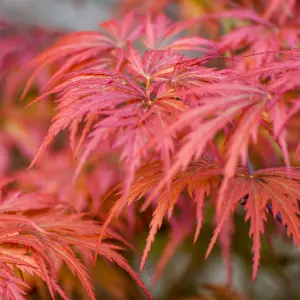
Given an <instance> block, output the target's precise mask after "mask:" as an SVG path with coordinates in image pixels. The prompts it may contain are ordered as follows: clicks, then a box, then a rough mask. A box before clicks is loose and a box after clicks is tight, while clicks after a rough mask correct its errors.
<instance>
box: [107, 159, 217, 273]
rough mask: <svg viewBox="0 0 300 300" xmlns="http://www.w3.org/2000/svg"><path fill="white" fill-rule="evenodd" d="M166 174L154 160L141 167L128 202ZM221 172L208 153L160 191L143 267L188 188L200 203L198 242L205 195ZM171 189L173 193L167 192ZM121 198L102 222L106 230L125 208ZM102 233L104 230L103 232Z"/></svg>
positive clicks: (149, 189) (154, 184)
mask: <svg viewBox="0 0 300 300" xmlns="http://www.w3.org/2000/svg"><path fill="white" fill-rule="evenodd" d="M163 174H164V169H163V164H162V163H161V162H159V161H153V162H150V163H148V164H147V165H145V166H143V167H142V168H140V169H139V170H138V172H137V174H136V179H135V181H134V184H133V186H132V188H131V191H130V194H129V196H128V198H127V205H130V204H131V203H132V202H134V201H136V200H139V199H140V198H142V197H143V196H145V195H146V194H148V193H149V191H151V190H152V189H153V188H155V186H157V184H158V183H159V182H160V180H161V179H162V177H163ZM221 174H222V168H221V167H220V165H219V164H218V163H215V162H214V161H213V160H212V159H211V158H210V157H209V156H204V157H203V158H202V159H201V160H199V161H198V162H197V161H195V162H193V163H191V165H190V166H189V167H188V168H187V169H186V170H185V171H184V172H180V173H178V174H177V175H176V176H175V177H174V178H173V181H172V183H171V185H170V189H166V190H161V193H160V195H159V196H158V198H157V199H156V201H155V206H156V208H155V210H154V213H153V218H152V221H151V224H150V232H149V235H148V238H147V244H146V247H145V250H144V254H143V258H142V262H141V269H142V268H143V266H144V264H145V262H146V258H147V256H148V253H149V251H150V248H151V244H152V243H153V241H154V238H155V235H156V233H157V231H158V230H159V228H160V227H161V225H162V222H163V219H164V217H165V215H167V214H168V216H169V218H170V217H171V215H172V212H173V210H174V206H175V204H176V203H177V200H178V197H179V195H180V194H181V192H182V191H183V190H184V189H185V188H187V190H188V193H189V195H190V196H191V197H193V198H194V199H195V203H196V206H197V209H196V219H197V228H196V233H195V239H194V240H195V241H196V239H197V237H198V235H199V232H200V229H201V225H202V220H203V215H202V214H203V207H204V198H205V195H209V194H210V189H211V184H212V183H214V184H215V183H216V182H217V181H218V177H219V176H220V175H221ZM169 190H170V194H169V193H168V191H169ZM121 200H122V198H121V199H120V200H119V201H117V202H116V203H115V205H114V207H113V208H112V210H111V212H110V215H109V216H108V218H107V220H106V222H105V223H104V225H103V232H105V229H106V226H108V224H109V223H110V221H111V220H112V218H113V217H114V216H115V215H116V213H117V212H118V211H119V209H120V207H121V208H122V201H121ZM153 200H154V199H153V197H150V198H148V199H147V198H146V201H145V202H144V203H143V205H142V210H145V209H146V208H147V207H148V206H149V205H150V204H151V203H152V202H153ZM102 234H103V233H102Z"/></svg>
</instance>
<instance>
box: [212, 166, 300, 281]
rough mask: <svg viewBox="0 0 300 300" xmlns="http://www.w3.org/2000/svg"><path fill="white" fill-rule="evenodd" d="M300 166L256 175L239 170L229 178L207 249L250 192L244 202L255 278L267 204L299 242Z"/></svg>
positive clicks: (288, 232) (275, 169) (297, 243)
mask: <svg viewBox="0 0 300 300" xmlns="http://www.w3.org/2000/svg"><path fill="white" fill-rule="evenodd" d="M299 180H300V172H299V169H291V170H290V171H287V170H286V169H285V168H273V169H262V170H258V171H256V172H255V173H254V174H249V173H248V172H247V171H246V170H244V171H242V170H241V171H239V172H237V174H236V175H235V176H234V177H233V178H232V179H230V180H229V182H228V186H227V188H226V191H225V193H226V199H224V198H223V201H222V203H220V204H219V205H220V207H221V208H220V213H219V214H218V215H217V219H218V220H217V226H216V229H215V232H214V235H213V237H212V240H211V242H210V245H209V247H208V250H207V254H209V253H210V251H211V249H212V247H213V245H214V243H215V241H216V238H217V237H218V235H219V234H220V231H221V229H222V227H223V225H224V223H225V222H226V221H227V220H228V218H229V216H230V214H231V212H232V211H233V210H234V209H235V207H236V205H237V204H238V203H239V201H241V199H242V198H243V197H244V196H246V195H248V199H247V202H246V204H245V209H246V220H250V232H249V235H250V236H251V237H252V239H253V248H252V250H253V279H255V277H256V275H257V271H258V265H259V260H260V248H261V243H260V235H261V234H263V233H264V223H265V221H266V218H267V215H266V213H267V211H268V208H267V203H270V204H271V205H272V208H273V209H272V211H273V215H274V218H276V216H277V214H278V213H280V215H281V218H282V224H283V225H284V226H286V227H287V229H286V230H287V235H288V236H291V235H292V236H293V240H294V243H295V244H296V245H299V243H300V235H299V226H300V219H299V200H298V199H299V195H300V194H299V193H300V181H299Z"/></svg>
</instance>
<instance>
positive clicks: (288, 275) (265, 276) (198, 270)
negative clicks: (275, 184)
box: [0, 0, 300, 300]
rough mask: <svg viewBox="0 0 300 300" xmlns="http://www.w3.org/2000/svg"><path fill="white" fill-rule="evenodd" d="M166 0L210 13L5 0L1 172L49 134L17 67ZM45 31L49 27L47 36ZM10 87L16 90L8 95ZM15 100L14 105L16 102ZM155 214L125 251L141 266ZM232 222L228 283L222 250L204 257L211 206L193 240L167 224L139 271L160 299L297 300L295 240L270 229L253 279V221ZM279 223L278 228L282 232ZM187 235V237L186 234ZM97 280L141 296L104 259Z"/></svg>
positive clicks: (121, 297)
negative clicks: (72, 36)
mask: <svg viewBox="0 0 300 300" xmlns="http://www.w3.org/2000/svg"><path fill="white" fill-rule="evenodd" d="M167 2H170V3H169V5H168V6H167V7H166V8H165V12H166V13H167V15H168V16H169V17H170V18H172V19H173V20H176V19H181V18H184V17H188V16H197V15H201V14H203V13H205V12H209V11H210V9H211V8H212V5H213V2H214V1H206V0H203V1H202V0H183V1H162V0H153V1H149V0H148V1H147V0H145V1H138V0H136V1H134V0H132V1H130V0H128V1H121V0H0V20H1V22H3V28H2V29H3V30H2V31H1V32H2V35H1V36H0V66H1V68H0V89H1V95H2V98H1V108H0V110H1V111H0V114H1V121H0V122H1V123H0V124H1V127H0V154H1V162H0V169H1V170H0V171H1V172H2V174H6V172H7V170H8V169H9V168H11V167H12V166H13V167H14V168H16V169H18V168H20V166H26V165H28V162H29V161H30V159H31V158H32V156H33V155H34V153H35V150H36V148H37V146H38V145H39V144H40V143H41V141H42V139H43V137H44V136H45V134H46V131H47V128H48V124H49V122H50V117H51V113H49V116H48V115H47V117H45V118H44V119H43V120H42V121H40V119H39V118H42V117H41V115H43V111H45V107H43V108H40V110H38V109H37V111H36V112H32V111H31V113H32V114H33V115H28V117H27V113H26V112H25V113H24V111H23V104H22V103H21V104H20V103H18V101H19V96H18V95H19V94H18V92H19V91H18V92H17V93H16V94H15V86H16V84H17V83H19V81H18V82H17V83H15V85H14V84H13V83H14V80H15V76H14V74H15V72H16V70H17V69H18V68H22V67H23V66H25V65H26V63H28V61H30V59H32V58H33V57H34V56H35V55H36V54H37V53H39V52H41V51H42V50H43V49H45V48H47V47H48V46H49V45H51V44H52V43H53V42H54V41H55V40H56V39H57V37H58V36H61V35H62V34H64V33H65V32H70V31H79V30H97V28H98V23H99V22H102V21H105V20H107V19H109V18H111V17H115V16H119V15H121V14H122V12H124V11H126V10H129V9H131V8H134V7H144V6H145V5H148V6H149V7H151V9H153V10H160V9H162V7H163V5H164V4H166V3H167ZM216 2H222V1H216ZM242 2H243V1H242ZM257 2H259V1H257ZM37 28H39V29H38V30H37ZM39 30H42V31H41V32H43V34H40V31H39ZM43 30H45V31H46V32H49V34H48V35H47V33H45V32H44V31H43ZM22 47H23V48H22ZM26 47H28V49H29V50H28V49H27V48H26ZM26 49H27V50H26ZM26 51H27V52H26ZM16 62H17V65H15V64H16ZM13 94H14V95H16V96H14V97H15V98H14V100H11V98H13V96H12V95H13ZM13 101H15V102H14V103H15V104H11V103H12V102H13ZM4 103H5V105H4ZM9 105H11V106H12V105H13V107H14V109H13V110H8V108H7V107H9ZM48 109H50V108H49V107H48ZM32 116H34V118H32ZM37 127H39V131H38V132H36V128H37ZM150 218H151V215H144V216H138V222H139V224H140V227H139V232H138V234H136V235H135V236H134V239H132V241H131V242H132V243H133V244H134V246H135V247H136V248H137V250H138V253H130V252H128V253H126V254H125V256H126V257H127V258H128V259H129V260H130V262H131V265H132V266H134V267H135V269H136V270H138V268H139V261H140V253H141V252H142V250H143V247H144V245H145V239H146V236H147V232H148V226H147V225H148V224H149V221H150ZM178 222H179V226H182V225H184V224H181V223H180V218H179V219H178ZM235 222H236V230H235V233H234V235H233V247H232V249H233V251H232V256H233V280H232V286H231V287H228V286H226V282H227V273H226V266H225V265H224V263H223V260H222V259H221V256H220V249H218V247H216V249H215V250H214V252H213V254H212V255H211V256H210V257H209V259H208V260H206V261H205V260H204V254H205V249H206V247H207V245H208V243H209V239H210V237H211V233H212V225H211V223H212V222H211V214H210V212H208V213H207V219H206V220H205V224H204V228H203V230H202V233H201V235H200V238H199V239H198V242H197V243H196V244H195V245H194V244H193V242H192V237H191V236H187V237H186V238H184V239H183V238H182V237H181V236H179V235H177V234H178V231H176V233H175V234H174V232H173V231H172V228H171V225H170V226H169V225H164V226H163V228H162V229H161V230H160V232H159V234H158V237H157V240H156V241H155V243H154V245H153V248H152V251H151V254H150V256H149V259H148V263H147V265H146V268H145V270H144V272H143V273H142V274H141V277H142V280H143V281H144V282H145V283H146V285H147V286H148V288H149V290H150V291H151V292H152V294H153V296H154V298H155V299H156V300H184V299H186V300H188V299H189V300H194V299H195V300H196V299H199V300H200V299H203V300H204V299H205V300H206V299H207V300H210V299H236V300H239V299H249V300H250V299H253V300H254V299H260V300H268V299H272V300H293V299H295V300H297V299H300V285H299V280H300V251H299V249H296V248H295V247H293V246H292V245H291V243H289V241H286V240H282V239H281V238H280V237H278V236H277V235H276V236H275V235H274V234H273V231H272V230H270V233H269V234H268V229H267V238H266V239H264V240H263V245H262V260H261V267H260V271H259V276H258V278H257V280H256V282H255V283H252V281H251V272H252V271H251V266H252V254H251V247H252V245H251V241H250V240H249V238H248V229H249V226H248V225H249V224H248V223H245V222H244V214H243V213H240V214H239V213H237V214H236V216H235ZM275 227H276V225H275ZM280 230H281V229H280V228H277V231H279V232H280ZM183 236H184V237H185V235H184V233H183ZM170 240H171V241H172V244H171V245H172V246H171V248H170V249H168V251H169V252H167V253H166V256H168V255H169V256H170V260H169V262H168V263H167V265H166V268H165V270H164V271H163V272H162V275H161V278H160V280H158V282H157V283H156V285H155V286H153V285H152V278H153V276H154V272H155V268H156V266H157V264H158V262H159V261H160V257H161V255H162V253H163V252H164V249H165V246H166V245H167V242H168V241H170ZM183 241H184V242H183ZM173 250H174V253H173ZM65 276H67V275H65ZM63 280H65V281H66V283H65V285H66V286H69V287H70V288H71V287H74V286H76V284H77V283H76V282H71V281H72V280H71V279H70V280H69V279H68V278H64V279H63ZM93 282H94V286H95V290H96V295H97V297H99V299H103V300H127V299H128V300H130V299H135V300H139V299H144V296H143V295H142V293H141V292H140V291H139V289H138V288H137V287H136V285H135V283H134V282H133V280H131V279H130V278H129V277H128V276H127V275H126V274H125V272H123V271H122V270H120V269H118V268H117V267H113V266H111V265H107V264H105V263H99V265H97V267H96V269H95V270H94V271H93ZM47 297H48V296H47V295H46V294H44V295H43V296H41V294H40V293H39V292H37V291H33V292H32V295H30V299H47ZM82 297H83V296H81V295H80V293H79V294H76V293H74V299H83V298H82Z"/></svg>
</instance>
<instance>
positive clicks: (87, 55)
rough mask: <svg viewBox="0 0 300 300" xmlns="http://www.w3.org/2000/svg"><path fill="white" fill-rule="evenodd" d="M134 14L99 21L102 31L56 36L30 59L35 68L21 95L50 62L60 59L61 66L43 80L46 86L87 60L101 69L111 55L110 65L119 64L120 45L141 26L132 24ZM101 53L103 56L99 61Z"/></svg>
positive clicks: (122, 45)
mask: <svg viewBox="0 0 300 300" xmlns="http://www.w3.org/2000/svg"><path fill="white" fill-rule="evenodd" d="M135 16H136V13H135V12H129V13H127V14H126V15H125V16H124V17H123V18H122V19H121V20H120V21H119V22H118V21H116V20H109V21H106V22H103V23H101V24H100V29H101V30H102V32H96V31H87V32H75V33H72V34H69V35H66V36H65V37H63V38H62V39H60V40H59V41H58V42H57V43H56V44H55V45H54V46H52V47H51V48H49V49H48V50H47V51H46V52H44V53H42V54H41V55H39V56H37V57H36V58H35V60H34V61H33V62H32V64H31V67H32V68H33V67H34V68H35V69H36V70H35V71H34V73H33V74H32V76H31V78H30V79H29V81H28V84H27V88H26V89H25V91H24V93H23V95H25V94H26V92H27V90H28V88H29V87H30V85H31V84H32V82H33V80H34V78H35V77H36V75H37V74H38V73H39V72H40V71H41V70H42V69H44V68H45V67H46V66H47V65H50V64H52V63H53V62H60V64H61V66H60V68H59V69H58V71H57V72H56V73H55V74H54V75H53V76H52V78H51V81H49V82H48V83H47V85H48V87H49V86H52V84H53V83H54V82H55V81H56V80H58V79H59V78H60V77H61V76H62V75H64V74H66V73H68V72H70V70H74V69H82V68H84V67H86V66H89V65H90V64H91V62H92V65H93V66H94V65H96V66H97V67H98V68H99V67H101V66H102V67H104V68H105V66H107V57H109V56H110V55H111V54H112V55H113V57H112V59H113V60H114V62H113V63H112V64H113V65H114V66H116V65H118V64H121V63H122V61H123V58H122V57H123V50H122V48H123V47H124V46H125V45H126V42H127V41H134V40H135V39H137V38H138V37H139V36H140V34H141V31H142V25H137V24H136V22H135ZM102 56H106V58H105V59H104V60H103V59H101V57H102ZM118 56H119V57H118ZM109 64H111V63H109Z"/></svg>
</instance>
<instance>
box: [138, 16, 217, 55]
mask: <svg viewBox="0 0 300 300" xmlns="http://www.w3.org/2000/svg"><path fill="white" fill-rule="evenodd" d="M193 24H195V20H187V21H181V22H176V23H172V22H171V21H170V20H169V19H168V18H167V17H166V16H165V15H164V14H162V13H160V14H158V15H157V16H156V17H155V18H152V17H151V16H150V14H148V15H147V18H146V21H145V35H144V36H143V43H144V44H145V46H146V47H147V48H148V49H161V50H165V49H171V50H174V51H199V52H204V53H209V54H213V53H214V54H215V53H216V48H217V46H216V43H214V42H213V41H211V40H207V39H205V38H202V37H199V36H193V37H179V35H180V34H181V33H182V32H183V31H184V30H185V29H187V28H189V27H190V26H191V25H193Z"/></svg>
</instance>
